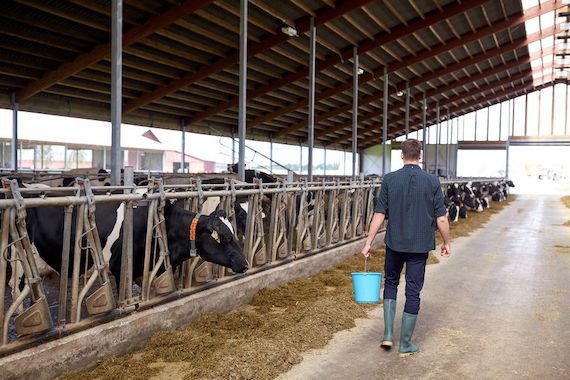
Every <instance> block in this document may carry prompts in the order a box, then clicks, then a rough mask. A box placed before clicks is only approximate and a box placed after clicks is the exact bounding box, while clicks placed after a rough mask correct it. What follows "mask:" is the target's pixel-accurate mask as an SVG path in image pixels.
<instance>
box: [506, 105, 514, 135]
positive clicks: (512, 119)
mask: <svg viewBox="0 0 570 380" xmlns="http://www.w3.org/2000/svg"><path fill="white" fill-rule="evenodd" d="M511 102H512V103H513V104H512V109H511V121H510V123H509V131H510V132H508V133H507V137H510V136H514V135H515V100H514V99H511Z"/></svg>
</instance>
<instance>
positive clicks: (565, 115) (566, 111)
mask: <svg viewBox="0 0 570 380" xmlns="http://www.w3.org/2000/svg"><path fill="white" fill-rule="evenodd" d="M568 87H570V85H568V84H567V85H566V96H565V98H564V99H565V101H564V105H565V106H566V107H564V110H565V111H564V136H568Z"/></svg>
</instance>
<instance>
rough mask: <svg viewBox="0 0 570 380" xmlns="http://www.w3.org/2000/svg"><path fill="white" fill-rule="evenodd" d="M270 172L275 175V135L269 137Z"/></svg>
mask: <svg viewBox="0 0 570 380" xmlns="http://www.w3.org/2000/svg"><path fill="white" fill-rule="evenodd" d="M269 172H270V173H271V174H273V134H270V135H269Z"/></svg>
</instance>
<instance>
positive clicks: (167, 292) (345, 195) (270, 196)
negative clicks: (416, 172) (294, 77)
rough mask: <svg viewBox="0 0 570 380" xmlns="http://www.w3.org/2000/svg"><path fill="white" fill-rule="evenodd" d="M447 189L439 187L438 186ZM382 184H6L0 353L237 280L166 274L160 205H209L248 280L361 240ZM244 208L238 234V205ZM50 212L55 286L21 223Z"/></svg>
mask: <svg viewBox="0 0 570 380" xmlns="http://www.w3.org/2000/svg"><path fill="white" fill-rule="evenodd" d="M473 180H477V179H473ZM483 180H484V181H489V179H483ZM455 182H456V181H454V180H449V181H442V187H444V186H447V184H449V183H455ZM461 182H467V181H461ZM380 186H381V180H380V179H376V180H371V181H364V180H357V181H344V182H341V181H328V182H326V181H321V182H311V183H308V182H295V183H286V182H283V183H272V184H264V183H262V182H257V183H254V184H236V182H235V181H233V180H231V179H230V180H227V181H225V182H224V183H223V184H210V185H206V184H202V183H201V181H200V179H194V180H192V181H191V182H190V183H188V184H184V185H164V184H163V183H162V180H161V179H152V180H150V181H149V184H148V186H146V187H140V186H113V187H91V185H90V182H89V180H86V179H81V178H78V179H77V180H76V185H75V187H73V188H48V189H27V188H22V189H20V188H19V187H18V184H17V182H16V181H15V180H11V181H9V180H4V181H3V189H1V190H0V198H2V199H0V221H1V231H0V239H1V240H0V294H1V295H2V297H1V298H0V339H1V340H0V355H3V354H7V353H10V352H14V351H17V350H19V349H22V348H23V347H26V345H31V344H37V342H39V341H43V340H45V339H47V338H50V337H56V336H61V335H63V334H68V333H70V332H73V331H77V330H80V329H84V328H86V326H90V325H93V324H97V323H101V322H103V321H107V320H108V319H109V318H111V317H116V316H119V315H121V314H125V313H129V312H131V311H134V310H139V309H141V308H145V307H150V306H152V305H156V304H158V303H162V302H167V301H169V300H172V299H176V298H179V297H182V296H184V295H188V294H192V293H195V292H196V291H200V290H203V289H205V288H209V287H212V286H215V285H217V284H221V283H225V282H227V281H232V280H233V279H236V278H241V277H243V276H244V274H234V273H233V272H232V271H231V270H229V269H228V268H225V267H222V266H220V265H217V264H213V263H210V262H206V261H204V260H203V259H202V258H200V257H199V256H197V257H191V258H190V259H188V260H185V261H183V262H182V263H181V264H180V265H178V266H177V267H173V265H172V264H171V262H170V255H169V247H168V239H167V229H166V220H165V207H166V203H167V202H171V201H179V202H180V204H181V205H183V208H184V209H186V210H189V211H191V212H194V213H199V212H200V213H201V212H202V211H203V210H204V205H205V204H206V202H207V201H208V200H211V201H213V202H214V203H216V204H218V205H219V206H218V207H219V208H221V209H223V210H224V211H225V212H226V215H227V217H228V220H229V221H230V223H231V225H232V226H233V231H234V233H235V238H236V239H237V241H238V242H239V244H240V245H241V247H242V249H243V252H244V254H245V255H246V257H247V260H248V263H249V266H250V270H249V271H248V272H247V274H245V275H249V274H252V273H256V272H259V271H261V270H268V269H271V268H273V267H275V266H278V265H282V264H285V263H288V262H291V260H296V259H299V258H301V257H304V256H306V255H310V254H318V252H322V251H323V250H328V249H333V248H335V247H338V246H340V245H342V244H345V243H347V242H351V241H354V240H355V239H360V238H363V237H365V236H366V233H367V231H368V228H369V226H370V222H371V220H372V217H373V214H374V203H375V199H376V197H377V195H378V192H379V190H380ZM245 202H247V218H246V219H245V226H246V227H245V231H244V232H243V234H242V233H240V232H239V231H238V228H237V225H238V217H239V216H238V215H237V213H236V206H237V207H241V206H240V203H243V204H245ZM108 203H115V204H120V205H121V207H123V222H122V240H121V241H118V242H117V243H119V244H120V247H121V252H122V255H121V259H120V260H121V269H120V281H119V283H118V284H117V286H114V282H113V281H112V277H111V275H110V272H109V262H108V258H105V257H104V253H103V247H102V245H101V240H100V236H99V232H98V231H99V229H100V228H101V226H98V224H97V218H96V213H95V211H96V208H97V207H98V206H101V205H104V204H108ZM54 206H55V207H61V208H63V212H64V218H63V234H62V236H61V237H59V236H58V237H56V238H57V239H61V241H62V247H63V249H62V251H61V270H60V276H59V280H58V281H57V282H56V283H54V281H51V282H49V283H48V282H46V280H44V279H43V278H42V276H41V274H40V271H39V269H38V264H37V262H38V259H39V253H38V252H37V250H36V248H35V246H34V245H33V244H32V243H33V242H32V241H31V240H30V235H29V233H28V228H29V227H30V226H27V225H26V220H27V218H26V216H27V211H29V210H30V209H34V208H43V207H54ZM141 206H145V207H146V208H147V210H148V211H147V212H146V218H147V220H146V233H145V239H146V240H145V245H144V255H143V257H144V262H143V263H142V267H143V274H142V276H141V278H133V273H134V272H133V267H134V266H135V265H139V266H140V265H141V263H140V262H135V260H139V259H140V255H134V252H133V249H134V248H133V247H134V244H133V239H134V234H133V228H134V222H135V220H134V216H133V211H134V209H135V208H137V207H141ZM177 207H178V206H177ZM241 222H244V221H243V220H241ZM72 254H73V256H72ZM137 257H139V258H137ZM18 273H21V278H22V279H21V280H18V276H17V274H18ZM9 274H10V275H11V277H12V279H11V280H10V281H8V280H7V279H8V277H9V276H8V275H9ZM7 285H8V286H7ZM46 289H48V290H49V291H47V292H46ZM5 303H6V304H5Z"/></svg>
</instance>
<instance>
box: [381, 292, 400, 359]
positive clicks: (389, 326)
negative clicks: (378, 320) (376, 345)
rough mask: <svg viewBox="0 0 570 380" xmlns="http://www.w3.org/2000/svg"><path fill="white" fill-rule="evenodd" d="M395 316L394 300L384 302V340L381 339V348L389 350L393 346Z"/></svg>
mask: <svg viewBox="0 0 570 380" xmlns="http://www.w3.org/2000/svg"><path fill="white" fill-rule="evenodd" d="M395 316H396V300H392V299H385V300H384V339H382V344H381V345H380V347H382V348H383V349H385V350H389V349H391V348H392V346H393V345H394V317H395Z"/></svg>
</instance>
